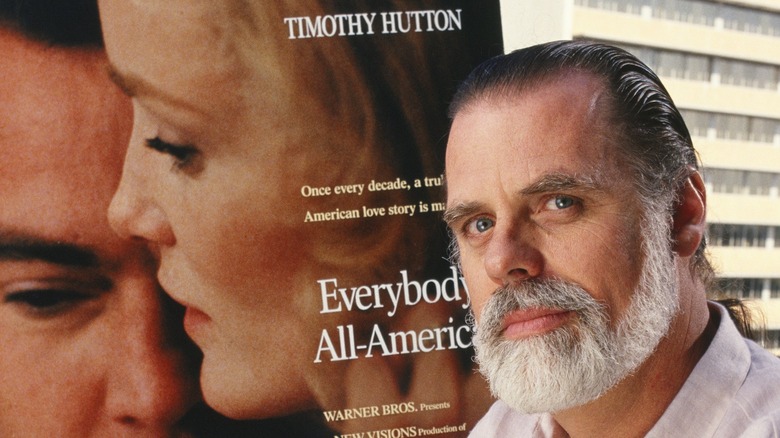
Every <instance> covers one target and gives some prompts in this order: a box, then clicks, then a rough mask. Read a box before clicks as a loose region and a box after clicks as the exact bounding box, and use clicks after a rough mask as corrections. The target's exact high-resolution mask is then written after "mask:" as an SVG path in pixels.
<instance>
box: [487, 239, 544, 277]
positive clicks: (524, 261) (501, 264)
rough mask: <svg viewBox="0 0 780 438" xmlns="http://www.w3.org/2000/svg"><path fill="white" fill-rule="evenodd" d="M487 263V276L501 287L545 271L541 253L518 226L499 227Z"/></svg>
mask: <svg viewBox="0 0 780 438" xmlns="http://www.w3.org/2000/svg"><path fill="white" fill-rule="evenodd" d="M484 263H485V270H486V272H487V274H488V276H489V277H490V278H491V279H492V280H493V281H494V282H495V283H496V284H498V285H501V286H504V285H508V284H512V283H516V282H520V281H524V280H528V279H530V278H534V277H537V276H539V275H541V273H542V271H543V270H544V257H543V256H542V253H541V252H540V251H539V249H538V248H537V247H536V245H535V244H534V242H533V239H532V238H531V236H528V235H525V236H524V235H523V233H522V230H521V229H520V227H519V226H517V225H511V226H496V228H495V229H494V231H493V235H492V236H491V239H490V241H489V242H488V247H487V249H486V251H485V259H484Z"/></svg>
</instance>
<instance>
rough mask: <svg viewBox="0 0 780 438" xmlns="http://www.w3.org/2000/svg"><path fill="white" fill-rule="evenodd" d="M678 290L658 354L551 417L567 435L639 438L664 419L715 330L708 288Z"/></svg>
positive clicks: (693, 285)
mask: <svg viewBox="0 0 780 438" xmlns="http://www.w3.org/2000/svg"><path fill="white" fill-rule="evenodd" d="M680 286H681V287H680V291H681V293H680V310H679V312H678V313H677V315H676V316H675V318H674V319H673V320H672V323H671V326H670V328H669V333H668V334H667V336H666V337H664V338H663V339H662V340H661V342H660V343H659V344H658V347H657V348H656V350H655V352H654V353H653V354H652V355H651V356H650V357H649V358H648V359H647V360H646V361H645V362H644V363H643V364H642V365H641V366H640V367H639V368H638V369H637V370H636V371H635V372H634V373H633V374H631V375H629V376H628V377H626V378H625V379H623V380H622V381H621V382H620V383H618V384H617V385H616V386H615V387H613V388H612V389H610V390H609V391H608V392H607V393H606V394H604V395H603V396H601V397H599V398H598V399H596V400H594V401H592V402H590V403H588V404H585V405H582V406H578V407H575V408H572V409H569V410H566V411H562V412H559V413H556V414H553V418H554V419H555V421H556V422H558V424H559V425H560V426H561V427H563V428H564V429H565V430H566V432H567V433H568V434H569V436H571V437H574V438H581V437H582V438H585V437H602V436H620V437H641V436H644V435H645V434H647V432H648V431H649V430H650V429H651V428H652V427H653V425H655V423H656V422H657V421H658V419H659V418H661V416H662V415H663V413H664V412H665V411H666V408H667V407H668V406H669V404H671V402H672V400H674V398H675V397H676V396H677V393H678V392H679V391H680V388H682V386H683V384H684V383H685V381H686V380H687V379H688V376H689V375H690V374H691V372H692V371H693V368H694V367H695V366H696V364H697V363H698V361H699V359H701V357H702V356H703V355H704V353H705V352H706V351H707V347H708V346H709V344H710V341H712V338H713V337H714V336H715V332H716V331H717V323H718V321H717V320H716V319H715V318H711V317H710V313H709V309H708V308H707V302H706V298H705V294H704V287H703V286H701V285H700V284H699V283H694V282H693V281H691V282H689V283H688V284H681V285H680Z"/></svg>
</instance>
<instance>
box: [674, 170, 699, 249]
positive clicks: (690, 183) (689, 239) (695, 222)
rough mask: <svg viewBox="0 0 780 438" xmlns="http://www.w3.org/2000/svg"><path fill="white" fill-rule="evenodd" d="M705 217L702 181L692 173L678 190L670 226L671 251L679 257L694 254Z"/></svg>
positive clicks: (695, 173) (696, 174)
mask: <svg viewBox="0 0 780 438" xmlns="http://www.w3.org/2000/svg"><path fill="white" fill-rule="evenodd" d="M706 215H707V195H706V193H705V190H704V180H702V177H701V174H700V173H699V172H698V171H695V170H694V171H693V172H692V173H691V175H690V176H689V177H688V179H686V180H685V184H684V185H683V187H682V189H681V190H680V196H679V198H678V200H677V206H676V208H675V211H674V218H673V219H674V223H673V224H672V249H673V250H674V252H676V253H677V254H678V255H679V256H680V257H688V256H691V255H693V253H695V252H696V249H697V248H698V247H699V244H700V243H701V240H702V239H704V231H705V227H706V222H705V218H706Z"/></svg>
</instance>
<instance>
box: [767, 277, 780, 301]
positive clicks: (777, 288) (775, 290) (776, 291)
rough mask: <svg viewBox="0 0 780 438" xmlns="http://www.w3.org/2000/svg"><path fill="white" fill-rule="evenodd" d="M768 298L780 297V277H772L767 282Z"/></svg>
mask: <svg viewBox="0 0 780 438" xmlns="http://www.w3.org/2000/svg"><path fill="white" fill-rule="evenodd" d="M769 298H780V278H773V279H772V281H770V282H769Z"/></svg>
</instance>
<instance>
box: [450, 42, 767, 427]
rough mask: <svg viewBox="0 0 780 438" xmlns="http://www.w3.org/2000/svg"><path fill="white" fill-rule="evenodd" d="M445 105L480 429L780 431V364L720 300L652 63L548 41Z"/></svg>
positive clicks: (694, 194) (694, 181)
mask: <svg viewBox="0 0 780 438" xmlns="http://www.w3.org/2000/svg"><path fill="white" fill-rule="evenodd" d="M450 108H451V109H450V111H451V116H452V118H453V122H452V127H451V130H450V137H449V142H448V145H447V158H446V178H447V210H446V212H445V215H444V219H445V221H446V222H447V224H448V225H449V227H450V229H451V230H452V234H453V236H454V238H455V242H456V245H453V247H454V249H455V250H456V251H455V252H456V254H455V257H456V259H457V260H458V262H459V263H460V266H461V268H462V271H463V275H464V277H465V280H466V284H467V286H468V289H469V292H470V295H471V303H472V306H473V307H472V311H473V315H474V321H473V324H474V326H475V337H474V345H475V348H476V351H477V360H478V361H479V364H480V370H481V371H482V373H483V374H484V375H485V377H486V378H487V379H488V382H489V383H490V387H491V390H492V391H493V393H494V395H495V396H496V397H497V398H498V399H499V401H497V402H496V403H495V404H494V405H493V407H492V408H491V410H490V411H489V412H488V413H487V415H486V416H485V417H484V418H483V419H482V420H481V421H480V422H479V424H478V425H477V426H476V428H475V429H474V430H473V431H472V436H476V437H504V436H506V437H510V436H511V437H526V436H531V437H566V436H571V437H594V436H598V437H603V436H609V437H633V436H658V437H667V436H675V437H676V436H680V437H683V436H684V437H700V436H701V437H704V436H706V437H710V436H719V437H734V436H750V437H765V436H775V437H776V436H778V431H780V360H778V359H777V358H775V357H774V356H772V355H771V354H769V353H768V352H766V351H765V350H763V349H761V348H760V347H759V346H757V345H756V344H755V343H753V342H752V341H749V340H747V339H745V338H743V337H742V335H741V334H740V331H739V330H738V329H737V327H736V326H735V323H734V321H733V320H732V317H730V316H731V314H730V313H729V311H727V309H726V308H724V307H723V306H721V305H720V304H717V303H715V302H710V301H708V300H707V289H708V288H709V286H710V282H711V279H712V277H713V272H712V268H711V266H710V264H709V262H708V261H707V259H706V257H705V254H704V250H705V244H704V231H705V212H706V195H705V189H704V183H703V181H702V177H701V175H700V173H699V171H698V163H697V158H696V152H695V150H694V149H693V145H692V143H691V139H690V135H689V133H688V130H687V128H686V127H685V123H684V122H683V120H682V117H681V116H680V113H679V111H678V110H677V108H676V107H675V105H674V103H673V102H672V99H671V97H670V96H669V95H668V93H667V92H666V90H665V88H664V87H663V85H662V84H661V82H660V80H659V79H658V78H657V76H656V75H655V74H654V73H653V72H652V71H651V70H650V69H649V68H648V67H647V66H645V65H644V64H642V63H641V62H640V61H639V60H637V59H636V58H634V57H633V56H632V55H630V54H628V53H626V52H625V51H623V50H620V49H617V48H614V47H610V46H607V45H602V44H596V43H590V42H583V41H578V42H572V41H562V42H553V43H547V44H542V45H539V46H534V47H530V48H526V49H522V50H519V51H516V52H513V53H511V54H509V55H504V56H499V57H497V58H494V59H492V60H489V61H487V62H486V63H484V64H483V65H481V66H480V67H478V68H477V69H476V70H475V71H474V72H472V74H471V75H470V76H469V78H468V79H467V80H466V81H465V82H464V84H462V85H461V87H460V89H459V90H458V92H457V94H456V95H455V97H454V99H453V102H452V104H451V107H450ZM733 315H734V317H733V319H734V320H737V322H738V323H739V325H740V326H741V329H742V330H743V331H744V330H746V329H747V325H746V322H745V321H739V318H738V316H737V313H736V312H735V313H734V314H733Z"/></svg>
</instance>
